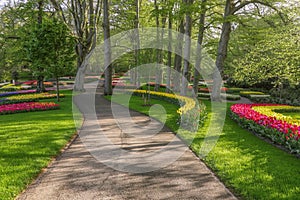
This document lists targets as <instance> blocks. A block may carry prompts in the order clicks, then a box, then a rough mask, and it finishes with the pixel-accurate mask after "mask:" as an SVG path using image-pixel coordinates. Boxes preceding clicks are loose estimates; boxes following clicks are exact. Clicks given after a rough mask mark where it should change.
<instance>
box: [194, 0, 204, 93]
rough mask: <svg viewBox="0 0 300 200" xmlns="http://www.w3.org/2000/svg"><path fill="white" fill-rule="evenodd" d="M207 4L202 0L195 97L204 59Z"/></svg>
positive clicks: (195, 73) (195, 71)
mask: <svg viewBox="0 0 300 200" xmlns="http://www.w3.org/2000/svg"><path fill="white" fill-rule="evenodd" d="M206 2H207V0H202V3H201V15H200V19H199V32H198V41H197V52H196V55H198V56H197V57H196V63H195V70H194V80H193V90H194V93H195V95H196V96H197V95H198V84H199V80H200V66H201V59H202V53H201V52H202V43H203V37H204V31H205V15H206V11H207V8H206Z"/></svg>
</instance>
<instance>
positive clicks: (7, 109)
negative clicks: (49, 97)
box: [0, 102, 59, 115]
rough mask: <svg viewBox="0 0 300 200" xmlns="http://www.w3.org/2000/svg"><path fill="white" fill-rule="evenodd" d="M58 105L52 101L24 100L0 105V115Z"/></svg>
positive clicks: (48, 108)
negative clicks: (23, 101) (24, 101)
mask: <svg viewBox="0 0 300 200" xmlns="http://www.w3.org/2000/svg"><path fill="white" fill-rule="evenodd" d="M58 108H59V105H58V104H56V103H54V102H26V103H17V104H6V105H0V115H5V114H14V113H20V112H32V111H45V110H55V109H58Z"/></svg>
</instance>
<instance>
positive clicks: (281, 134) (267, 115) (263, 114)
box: [230, 104, 300, 154]
mask: <svg viewBox="0 0 300 200" xmlns="http://www.w3.org/2000/svg"><path fill="white" fill-rule="evenodd" d="M281 109H283V110H291V109H292V110H295V109H297V110H298V109H299V110H300V108H297V107H292V106H285V105H279V104H235V105H233V106H231V108H230V110H231V116H232V118H233V119H234V120H236V121H238V122H239V124H240V125H241V126H242V127H244V128H247V129H249V130H251V131H254V132H255V133H257V134H260V135H262V136H266V137H268V138H270V139H271V140H272V141H273V142H275V143H278V144H280V145H283V146H285V147H286V148H288V149H289V150H290V151H291V152H292V153H297V154H299V153H300V121H299V120H295V119H292V118H291V117H289V116H284V115H282V114H280V113H276V112H275V111H276V110H281Z"/></svg>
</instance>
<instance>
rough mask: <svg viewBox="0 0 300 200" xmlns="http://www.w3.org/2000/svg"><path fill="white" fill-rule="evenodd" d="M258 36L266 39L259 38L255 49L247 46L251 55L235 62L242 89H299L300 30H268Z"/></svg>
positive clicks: (235, 75) (236, 76) (236, 74)
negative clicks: (286, 87) (245, 87)
mask: <svg viewBox="0 0 300 200" xmlns="http://www.w3.org/2000/svg"><path fill="white" fill-rule="evenodd" d="M260 32H261V33H260ZM257 33H258V34H257V35H260V36H261V35H263V34H264V38H263V39H257V38H256V43H255V45H253V46H251V47H250V48H249V47H247V45H246V46H244V48H248V50H247V51H248V52H246V51H243V52H244V53H246V54H245V55H244V56H243V57H241V58H237V59H236V60H234V61H233V64H234V65H235V70H234V75H233V78H234V79H235V80H236V82H237V83H239V84H240V85H242V86H247V85H248V86H257V87H264V88H272V87H280V86H283V85H284V86H295V85H298V84H299V81H300V79H299V77H300V70H299V63H300V49H299V41H300V34H299V33H300V28H299V27H297V26H296V25H295V24H291V25H287V26H282V27H280V28H279V27H276V28H271V27H269V28H264V30H259V31H258V32H257ZM250 35H255V33H252V34H251V33H250ZM252 37H254V36H252ZM261 37H262V36H261ZM247 41H248V39H247Z"/></svg>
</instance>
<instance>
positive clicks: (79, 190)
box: [18, 95, 236, 200]
mask: <svg viewBox="0 0 300 200" xmlns="http://www.w3.org/2000/svg"><path fill="white" fill-rule="evenodd" d="M96 101H97V102H98V103H97V105H98V106H96V109H97V111H98V112H97V117H98V119H99V120H98V121H99V122H100V124H101V128H102V131H103V132H104V133H105V134H106V136H107V137H108V138H110V139H111V141H112V142H113V143H114V144H115V145H119V146H121V147H122V148H123V149H125V150H127V151H130V152H131V153H133V154H135V155H137V156H138V155H140V156H142V155H143V154H144V153H149V152H151V151H156V150H157V149H159V148H162V147H163V146H164V145H166V144H168V143H169V142H170V140H172V139H174V135H173V134H172V133H171V132H170V131H169V130H168V129H167V128H165V127H164V128H162V130H161V131H160V133H159V134H156V135H155V136H153V137H151V138H146V139H145V138H142V139H141V138H140V137H135V136H136V134H139V133H134V134H135V135H134V134H133V135H132V136H131V137H128V138H126V141H125V142H124V137H120V135H122V134H124V133H122V132H121V131H120V128H119V126H118V125H117V124H116V122H115V120H114V117H113V115H112V112H111V108H110V107H111V105H110V102H108V101H107V100H105V99H103V98H102V97H101V96H99V95H98V96H97V97H96ZM131 116H132V118H133V120H134V121H135V123H138V125H139V126H147V125H148V126H149V123H150V122H151V121H152V122H153V120H152V119H149V118H148V117H147V116H145V115H142V114H140V113H137V112H131ZM157 125H158V122H154V123H153V124H152V125H150V126H157ZM83 131H84V130H83ZM85 139H86V138H80V137H78V138H76V139H75V141H74V142H73V143H72V145H71V146H70V147H69V148H68V149H67V150H66V151H65V152H64V153H63V154H62V155H61V156H60V157H58V158H57V160H56V161H54V162H53V164H52V165H51V166H49V168H48V169H47V170H46V172H44V173H43V174H42V175H41V176H40V177H39V178H38V179H37V180H36V181H35V182H34V183H32V184H31V185H30V186H29V187H28V189H27V190H26V191H25V192H24V193H22V194H21V195H20V196H19V197H18V199H19V200H25V199H26V200H34V199H37V200H40V199H43V200H47V199H51V200H55V199H60V200H61V199H74V200H75V199H76V200H78V199H99V200H105V199H111V200H122V199H147V200H148V199H209V200H211V199H228V200H229V199H236V198H235V197H234V196H233V195H232V194H231V193H230V192H229V191H228V190H227V189H226V188H225V187H224V185H223V184H222V183H221V182H220V181H219V180H218V179H217V178H216V177H215V176H214V175H213V173H212V172H211V171H210V170H209V169H208V168H207V167H206V166H205V165H204V164H203V163H202V162H201V161H200V160H199V159H198V158H197V157H196V156H195V155H194V154H193V153H192V152H191V151H190V150H187V151H185V152H184V154H183V155H182V156H181V157H180V158H179V159H177V160H176V161H175V162H173V163H172V164H170V165H168V166H166V167H164V168H162V169H159V170H156V171H152V172H148V173H139V174H136V173H128V172H121V171H118V170H115V169H112V168H110V167H108V166H106V165H104V164H103V163H101V162H100V161H98V160H97V159H95V157H93V156H91V154H90V152H89V151H87V149H86V148H85V146H84V145H83V143H82V140H85ZM175 140H176V143H174V146H173V148H172V151H174V152H176V151H177V150H180V148H182V147H183V146H184V145H183V143H182V142H181V141H180V140H178V139H177V138H176V137H175ZM170 156H171V155H170ZM115 159H116V158H113V157H111V160H112V161H113V160H115ZM120 159H121V160H122V159H127V158H120ZM153 165H155V161H154V163H153Z"/></svg>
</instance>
